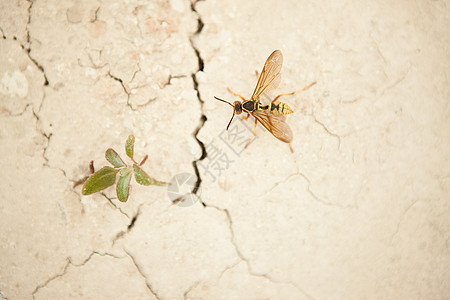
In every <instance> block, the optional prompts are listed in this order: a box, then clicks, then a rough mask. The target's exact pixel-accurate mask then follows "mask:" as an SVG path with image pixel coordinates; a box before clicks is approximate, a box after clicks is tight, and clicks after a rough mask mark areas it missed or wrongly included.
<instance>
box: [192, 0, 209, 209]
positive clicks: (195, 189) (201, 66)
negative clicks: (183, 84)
mask: <svg viewBox="0 0 450 300" xmlns="http://www.w3.org/2000/svg"><path fill="white" fill-rule="evenodd" d="M198 1H199V0H196V1H192V2H191V10H192V12H194V13H195V14H196V15H197V30H196V31H195V32H194V33H193V34H192V35H191V36H190V37H189V41H190V43H191V47H192V49H193V50H194V52H195V55H196V56H197V60H198V69H197V70H196V71H195V72H194V73H192V74H191V77H192V82H193V84H194V89H195V91H196V93H197V99H198V101H199V103H200V109H201V111H202V115H201V117H200V122H199V125H198V126H197V128H196V129H195V131H194V132H193V134H192V135H193V136H194V138H195V140H196V141H197V143H198V145H199V146H200V149H201V150H202V154H201V156H200V157H199V158H198V159H195V160H193V161H192V166H193V168H194V172H195V176H196V177H197V182H196V183H195V185H194V187H193V188H192V194H194V195H196V196H198V194H197V193H198V191H199V189H200V185H201V183H202V178H201V176H200V171H199V169H198V166H197V163H198V162H200V161H202V160H204V159H205V158H206V157H207V156H208V153H207V152H206V147H205V144H204V143H203V142H202V141H201V140H200V139H199V138H198V137H197V135H198V133H199V132H200V130H201V129H202V127H203V126H204V124H205V122H206V120H207V118H206V115H205V114H204V113H203V103H204V101H203V99H202V97H201V94H200V90H199V88H198V80H197V73H198V72H203V69H204V66H205V64H204V61H203V59H202V57H201V55H200V51H199V49H198V48H197V47H196V46H195V42H194V38H195V36H198V35H200V34H201V31H202V29H203V26H204V23H203V20H202V18H201V16H200V14H199V13H198V12H197V10H196V8H195V6H196V4H197V2H198ZM200 203H202V205H203V206H206V205H205V203H203V201H201V200H200Z"/></svg>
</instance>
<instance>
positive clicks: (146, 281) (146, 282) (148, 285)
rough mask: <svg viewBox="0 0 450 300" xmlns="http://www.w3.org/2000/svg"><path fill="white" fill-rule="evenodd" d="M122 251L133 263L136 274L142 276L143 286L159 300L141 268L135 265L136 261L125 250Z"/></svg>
mask: <svg viewBox="0 0 450 300" xmlns="http://www.w3.org/2000/svg"><path fill="white" fill-rule="evenodd" d="M123 251H124V252H125V253H126V254H127V255H128V257H129V258H130V259H131V261H132V262H133V264H134V266H135V267H136V270H137V271H138V273H139V274H140V275H141V276H142V278H144V281H145V285H146V286H147V289H148V290H149V291H150V293H151V294H152V295H153V296H155V298H156V299H158V300H160V299H161V298H160V297H159V296H158V294H157V293H156V291H155V290H154V288H153V287H152V285H151V284H150V283H149V282H148V280H147V277H146V276H145V274H144V272H143V271H142V268H141V266H140V265H139V264H138V263H137V261H136V259H135V258H134V257H133V256H132V255H131V254H130V253H129V252H128V251H127V250H126V249H123Z"/></svg>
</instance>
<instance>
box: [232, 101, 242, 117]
mask: <svg viewBox="0 0 450 300" xmlns="http://www.w3.org/2000/svg"><path fill="white" fill-rule="evenodd" d="M233 107H234V111H235V112H236V114H237V115H239V114H241V113H242V103H241V102H240V101H234V105H233Z"/></svg>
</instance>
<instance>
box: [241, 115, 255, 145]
mask: <svg viewBox="0 0 450 300" xmlns="http://www.w3.org/2000/svg"><path fill="white" fill-rule="evenodd" d="M257 123H258V121H257V120H256V119H255V130H254V131H253V137H252V138H251V139H249V140H248V142H247V144H245V146H244V149H245V148H247V146H248V145H249V144H250V142H251V141H253V139H254V138H255V136H256V124H257Z"/></svg>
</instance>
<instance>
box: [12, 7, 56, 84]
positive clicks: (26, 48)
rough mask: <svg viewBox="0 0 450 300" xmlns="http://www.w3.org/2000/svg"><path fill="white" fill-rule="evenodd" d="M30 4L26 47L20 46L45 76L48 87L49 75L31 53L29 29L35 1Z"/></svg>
mask: <svg viewBox="0 0 450 300" xmlns="http://www.w3.org/2000/svg"><path fill="white" fill-rule="evenodd" d="M28 2H29V3H30V5H29V6H28V8H27V12H28V17H27V24H26V25H25V31H26V33H27V37H26V45H25V44H20V46H21V47H22V49H23V50H24V51H25V52H26V54H27V56H28V58H29V59H30V60H31V61H32V62H33V64H34V65H35V66H36V67H37V68H38V69H39V70H40V71H41V73H42V75H43V76H44V86H47V85H49V82H48V78H47V75H46V74H45V70H44V67H43V66H42V65H41V64H40V63H38V61H37V60H36V59H34V57H32V56H31V53H30V52H31V36H30V30H29V28H28V27H29V26H30V24H31V9H32V8H33V4H34V0H28ZM14 39H16V38H14ZM16 40H17V39H16Z"/></svg>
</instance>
